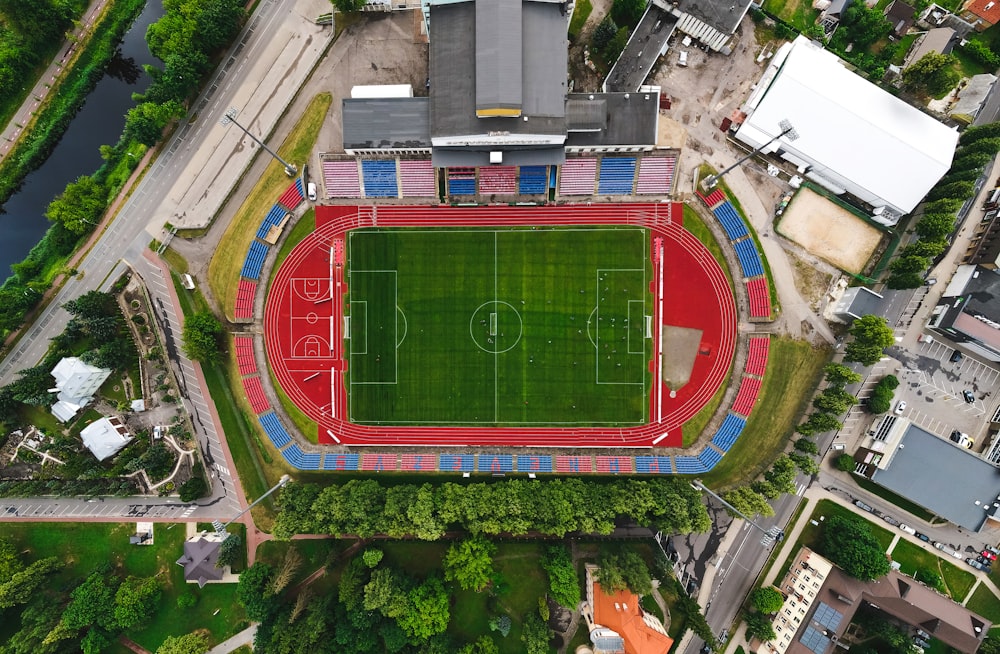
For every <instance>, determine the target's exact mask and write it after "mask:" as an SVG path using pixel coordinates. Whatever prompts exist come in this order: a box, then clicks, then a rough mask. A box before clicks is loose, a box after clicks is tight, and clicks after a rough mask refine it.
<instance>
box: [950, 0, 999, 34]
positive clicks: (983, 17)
mask: <svg viewBox="0 0 1000 654" xmlns="http://www.w3.org/2000/svg"><path fill="white" fill-rule="evenodd" d="M958 17H959V18H961V19H962V20H964V21H965V22H967V23H971V24H972V26H973V27H975V28H976V31H977V32H982V31H983V30H985V29H987V28H989V27H992V26H993V25H996V24H997V23H1000V2H997V0H966V1H965V3H963V5H962V9H961V11H959V12H958Z"/></svg>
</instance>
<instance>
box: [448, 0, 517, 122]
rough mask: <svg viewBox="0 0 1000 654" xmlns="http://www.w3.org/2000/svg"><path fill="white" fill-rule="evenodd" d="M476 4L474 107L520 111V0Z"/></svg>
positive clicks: (478, 109)
mask: <svg viewBox="0 0 1000 654" xmlns="http://www.w3.org/2000/svg"><path fill="white" fill-rule="evenodd" d="M475 6H476V39H475V43H476V110H477V111H491V110H513V111H517V112H518V113H520V110H521V91H522V86H521V84H522V83H521V58H522V54H523V51H522V50H521V48H520V47H517V46H519V45H520V43H521V40H522V33H521V0H476V3H475ZM453 38H455V37H454V36H453Z"/></svg>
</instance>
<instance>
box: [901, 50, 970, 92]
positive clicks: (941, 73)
mask: <svg viewBox="0 0 1000 654" xmlns="http://www.w3.org/2000/svg"><path fill="white" fill-rule="evenodd" d="M957 63H958V59H956V58H955V56H954V55H950V54H948V55H946V54H941V53H939V52H928V53H927V54H925V55H924V56H923V57H921V58H920V59H918V60H917V61H916V62H914V63H913V64H912V65H911V66H910V67H909V68H907V69H905V70H904V71H903V88H905V89H908V90H910V91H915V92H917V93H926V94H928V95H933V96H935V97H936V96H939V95H942V94H944V93H946V92H947V91H948V90H949V89H951V88H952V87H954V86H955V85H956V84H958V80H959V78H960V75H959V72H958V70H957V69H956V64H957Z"/></svg>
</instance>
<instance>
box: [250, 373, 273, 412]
mask: <svg viewBox="0 0 1000 654" xmlns="http://www.w3.org/2000/svg"><path fill="white" fill-rule="evenodd" d="M243 390H244V391H246V394H247V399H248V400H250V408H252V409H253V412H254V413H257V414H260V413H264V412H265V411H267V410H268V409H270V408H271V403H270V402H268V401H267V396H266V395H264V387H263V386H261V383H260V377H259V376H255V377H244V378H243Z"/></svg>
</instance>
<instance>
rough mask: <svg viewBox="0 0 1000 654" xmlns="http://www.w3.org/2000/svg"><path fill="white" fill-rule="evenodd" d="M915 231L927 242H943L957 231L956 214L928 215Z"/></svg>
mask: <svg viewBox="0 0 1000 654" xmlns="http://www.w3.org/2000/svg"><path fill="white" fill-rule="evenodd" d="M913 230H914V231H915V232H916V233H917V235H919V236H920V238H921V239H923V240H925V241H942V240H944V239H945V237H947V236H948V235H949V234H951V233H952V232H953V231H955V214H954V213H926V214H924V215H923V216H921V217H920V220H918V221H917V224H916V225H914V227H913Z"/></svg>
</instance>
